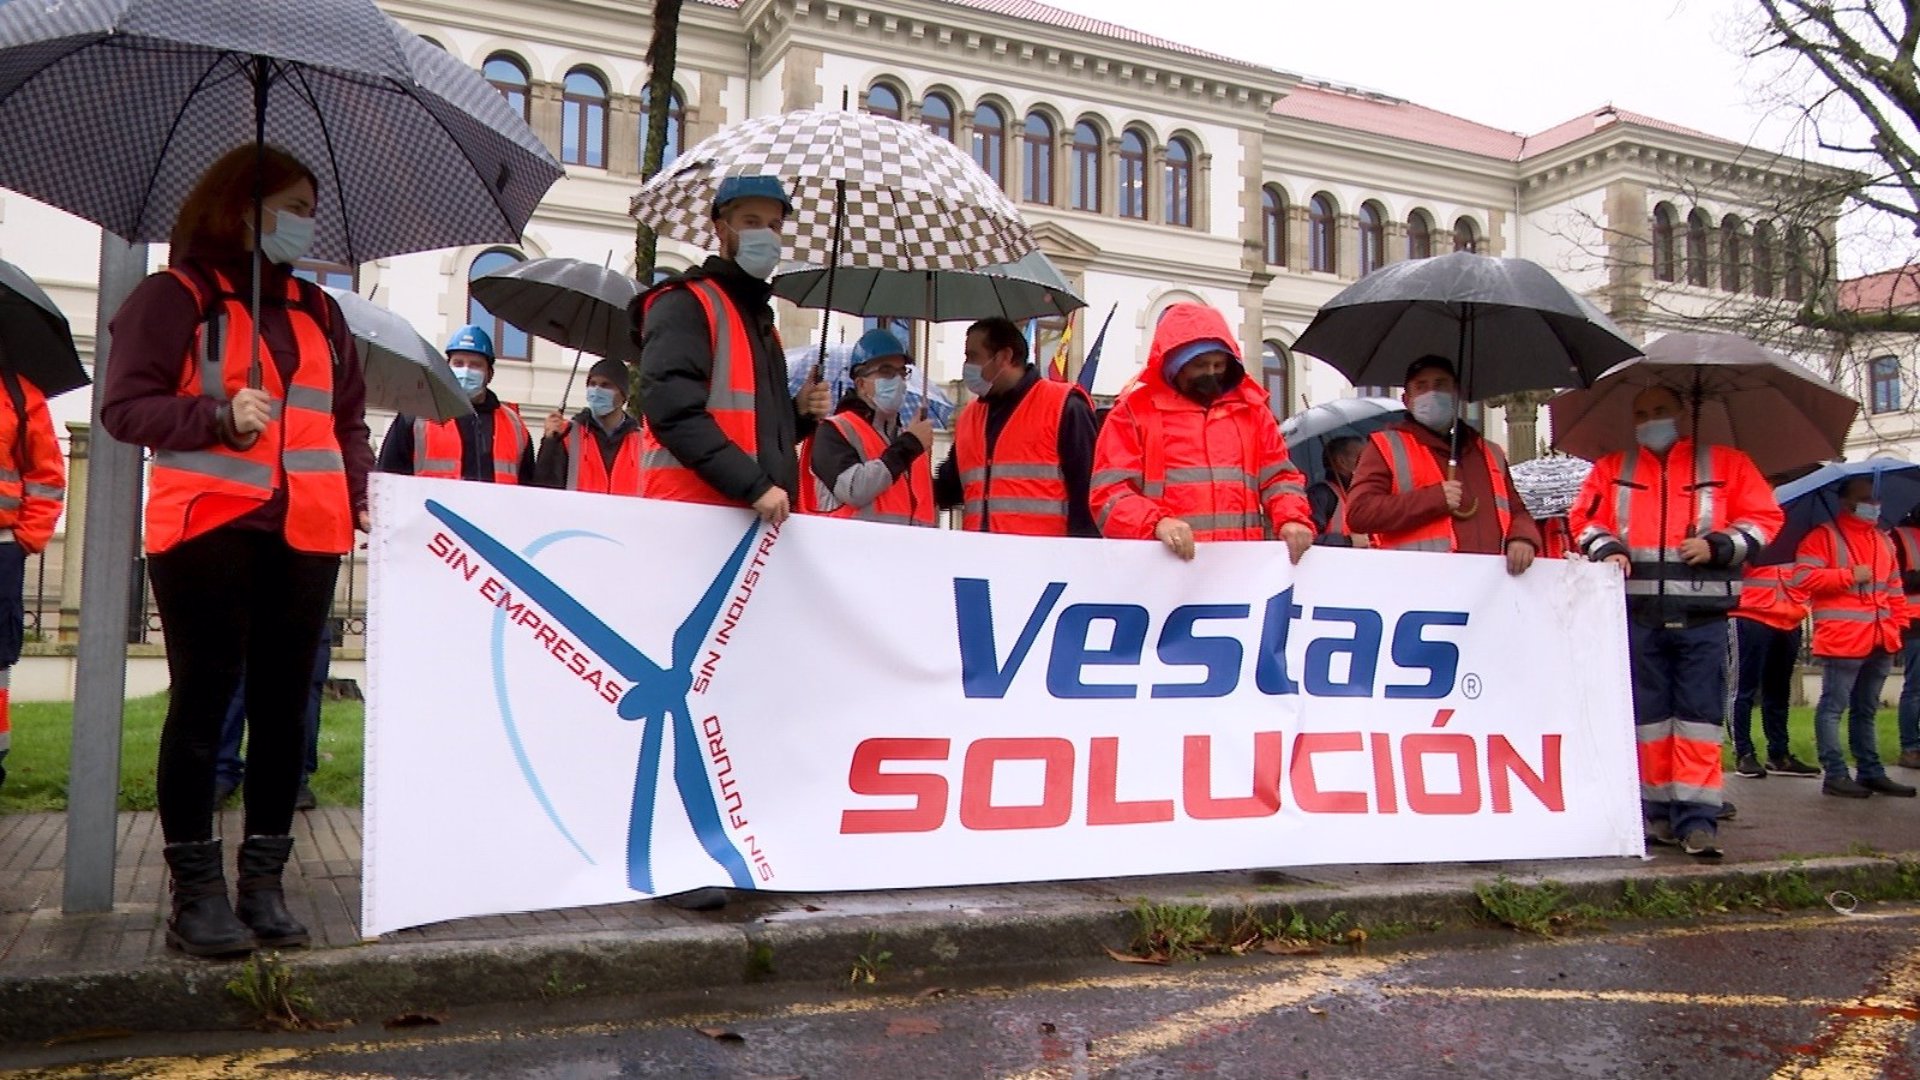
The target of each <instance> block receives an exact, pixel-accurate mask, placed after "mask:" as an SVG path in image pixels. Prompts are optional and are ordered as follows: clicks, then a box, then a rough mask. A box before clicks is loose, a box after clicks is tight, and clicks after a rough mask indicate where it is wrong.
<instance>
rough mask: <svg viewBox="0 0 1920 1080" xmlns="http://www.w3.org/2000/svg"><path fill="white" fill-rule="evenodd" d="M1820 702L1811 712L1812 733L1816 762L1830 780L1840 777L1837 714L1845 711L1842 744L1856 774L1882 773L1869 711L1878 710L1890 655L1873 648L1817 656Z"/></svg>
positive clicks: (1842, 762) (1842, 759) (1843, 772)
mask: <svg viewBox="0 0 1920 1080" xmlns="http://www.w3.org/2000/svg"><path fill="white" fill-rule="evenodd" d="M1820 663H1821V673H1820V704H1819V705H1818V706H1817V707H1816V708H1815V709H1814V713H1813V738H1814V743H1815V745H1816V746H1817V747H1818V748H1819V751H1820V768H1821V769H1822V770H1823V771H1824V772H1825V773H1826V774H1827V779H1829V780H1844V779H1846V776H1847V757H1846V755H1845V754H1843V753H1841V752H1840V714H1841V713H1846V714H1847V744H1848V748H1849V749H1851V750H1852V751H1853V766H1854V769H1855V770H1856V771H1857V773H1858V777H1859V779H1861V780H1872V779H1876V778H1884V777H1885V776H1886V775H1887V769H1886V766H1884V765H1882V764H1880V745H1879V738H1878V737H1877V736H1876V735H1875V733H1874V730H1873V715H1874V713H1876V712H1878V711H1880V691H1881V690H1882V689H1883V688H1884V687H1885V686H1886V684H1887V673H1888V672H1889V671H1891V670H1892V669H1893V655H1892V654H1891V653H1889V652H1887V651H1886V650H1885V649H1875V650H1873V651H1872V652H1871V653H1868V654H1867V655H1866V656H1856V657H1838V656H1826V657H1821V659H1820Z"/></svg>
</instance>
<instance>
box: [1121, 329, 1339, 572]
mask: <svg viewBox="0 0 1920 1080" xmlns="http://www.w3.org/2000/svg"><path fill="white" fill-rule="evenodd" d="M1093 507H1094V512H1095V515H1096V519H1097V520H1098V521H1099V523H1100V531H1101V532H1102V534H1104V535H1106V536H1108V537H1111V538H1117V539H1128V540H1145V539H1149V538H1151V539H1155V540H1158V541H1160V542H1161V543H1162V544H1165V545H1166V547H1167V550H1168V551H1171V552H1172V553H1173V554H1174V555H1176V556H1178V557H1179V558H1181V559H1183V560H1187V561H1191V560H1192V559H1193V557H1194V554H1195V550H1196V545H1197V544H1199V543H1202V542H1206V543H1211V542H1214V541H1219V540H1262V539H1266V538H1267V537H1270V536H1274V535H1278V536H1279V537H1280V538H1281V539H1282V540H1284V541H1285V542H1286V545H1287V555H1288V557H1289V558H1290V559H1291V560H1292V561H1293V562H1295V563H1298V562H1299V561H1300V558H1301V556H1303V555H1305V554H1306V552H1307V549H1308V548H1309V547H1311V546H1312V545H1313V537H1314V528H1313V510H1312V508H1311V507H1309V506H1308V505H1307V490H1306V477H1304V476H1302V475H1301V474H1300V471H1299V470H1298V469H1295V468H1294V467H1293V462H1292V461H1291V460H1289V459H1288V457H1287V446H1286V442H1285V440H1283V439H1281V437H1280V425H1279V423H1278V422H1277V421H1275V420H1274V418H1273V411H1272V410H1271V409H1270V408H1268V406H1267V394H1266V391H1265V390H1263V389H1261V388H1260V387H1259V386H1258V385H1257V384H1255V383H1254V382H1253V381H1252V380H1250V379H1248V378H1247V372H1246V368H1245V367H1243V366H1242V365H1241V362H1240V346H1239V345H1237V344H1236V343H1235V342H1234V338H1233V332H1232V330H1230V329H1229V328H1228V327H1227V320H1226V319H1225V317H1223V316H1222V315H1221V314H1220V313H1219V312H1218V311H1216V310H1214V309H1213V308H1210V307H1206V306H1205V305H1202V304H1174V305H1173V306H1171V307H1169V308H1168V309H1167V311H1166V314H1165V315H1163V316H1161V318H1160V324H1159V327H1158V328H1157V329H1156V330H1155V331H1154V336H1153V348H1152V350H1151V352H1150V353H1149V354H1148V356H1147V366H1146V368H1145V369H1144V370H1143V371H1141V373H1140V377H1139V385H1138V386H1137V387H1135V389H1134V390H1133V391H1132V392H1131V393H1129V394H1127V395H1126V396H1125V397H1124V398H1122V399H1121V400H1120V402H1119V403H1118V404H1117V405H1115V406H1114V409H1113V412H1112V413H1111V414H1110V415H1109V416H1108V417H1107V422H1106V424H1105V425H1104V426H1102V427H1101V429H1100V439H1099V442H1098V443H1097V444H1096V446H1095V448H1094V455H1093Z"/></svg>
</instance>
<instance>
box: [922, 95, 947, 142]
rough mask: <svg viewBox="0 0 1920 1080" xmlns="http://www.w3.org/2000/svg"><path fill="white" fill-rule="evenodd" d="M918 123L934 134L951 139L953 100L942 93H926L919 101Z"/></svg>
mask: <svg viewBox="0 0 1920 1080" xmlns="http://www.w3.org/2000/svg"><path fill="white" fill-rule="evenodd" d="M920 124H921V126H923V127H925V128H926V129H927V130H928V131H931V132H933V134H934V136H935V137H936V138H939V139H943V140H945V141H947V142H952V141H953V102H951V101H948V100H947V99H946V96H945V95H943V94H928V95H927V97H926V100H925V101H922V102H921V103H920Z"/></svg>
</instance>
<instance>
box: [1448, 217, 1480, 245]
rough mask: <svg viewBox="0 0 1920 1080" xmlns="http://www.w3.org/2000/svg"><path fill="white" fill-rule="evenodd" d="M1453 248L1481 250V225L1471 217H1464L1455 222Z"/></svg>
mask: <svg viewBox="0 0 1920 1080" xmlns="http://www.w3.org/2000/svg"><path fill="white" fill-rule="evenodd" d="M1453 250H1455V251H1474V252H1477V251H1479V250H1480V227H1479V226H1477V225H1475V224H1474V223H1473V219H1472V218H1470V217H1462V218H1460V219H1458V220H1457V221H1455V222H1454V223H1453Z"/></svg>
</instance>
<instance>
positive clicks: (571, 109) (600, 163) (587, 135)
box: [560, 68, 607, 169]
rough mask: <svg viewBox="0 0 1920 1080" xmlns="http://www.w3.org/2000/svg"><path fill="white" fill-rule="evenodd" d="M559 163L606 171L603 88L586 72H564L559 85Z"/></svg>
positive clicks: (584, 70) (590, 73)
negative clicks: (564, 76) (564, 80)
mask: <svg viewBox="0 0 1920 1080" xmlns="http://www.w3.org/2000/svg"><path fill="white" fill-rule="evenodd" d="M560 160H561V161H562V162H565V163H566V164H568V165H585V166H588V167H590V168H595V169H604V168H606V167H607V84H606V81H605V80H603V79H601V78H600V76H598V75H596V74H594V73H593V72H592V71H589V70H587V69H586V68H574V69H573V70H572V71H569V72H567V81H566V82H565V83H563V84H562V85H561V94H560Z"/></svg>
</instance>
